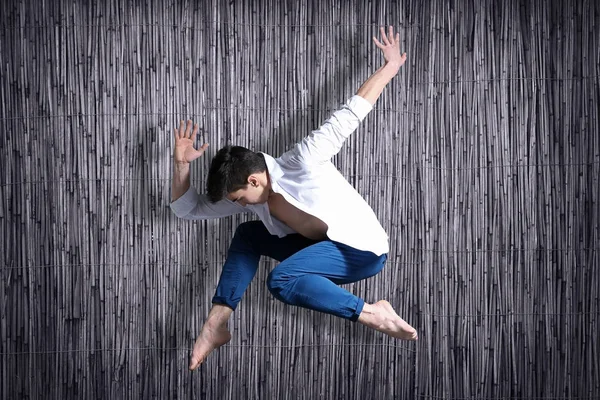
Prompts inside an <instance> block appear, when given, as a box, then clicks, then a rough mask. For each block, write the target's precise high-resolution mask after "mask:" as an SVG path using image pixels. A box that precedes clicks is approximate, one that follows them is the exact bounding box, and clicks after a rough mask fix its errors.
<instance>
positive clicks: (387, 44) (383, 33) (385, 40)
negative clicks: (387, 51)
mask: <svg viewBox="0 0 600 400" xmlns="http://www.w3.org/2000/svg"><path fill="white" fill-rule="evenodd" d="M379 31H380V32H381V40H382V41H383V43H384V44H385V45H386V46H389V45H390V41H389V40H388V38H387V36H386V35H385V28H384V27H383V26H382V27H380V28H379Z"/></svg>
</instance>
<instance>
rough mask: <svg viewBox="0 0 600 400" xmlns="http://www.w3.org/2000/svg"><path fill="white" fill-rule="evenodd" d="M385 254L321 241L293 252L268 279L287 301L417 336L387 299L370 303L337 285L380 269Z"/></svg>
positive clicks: (401, 335) (275, 292) (276, 293)
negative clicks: (379, 254) (377, 254)
mask: <svg viewBox="0 0 600 400" xmlns="http://www.w3.org/2000/svg"><path fill="white" fill-rule="evenodd" d="M386 259H387V255H382V256H376V255H375V254H373V253H371V252H367V251H360V250H357V249H354V248H352V247H350V246H346V245H344V244H341V243H337V242H332V241H323V242H319V243H316V244H314V245H312V246H310V247H307V248H305V249H303V250H300V251H299V252H297V253H295V254H293V255H292V256H290V257H289V258H287V259H285V260H284V261H283V262H282V263H281V264H279V265H278V266H277V267H276V268H275V269H274V270H273V271H271V273H270V274H269V278H268V280H267V285H268V287H269V290H270V291H271V293H272V294H273V295H274V296H275V297H276V298H277V299H279V300H281V301H283V302H284V303H286V304H291V305H296V306H300V307H305V308H309V309H312V310H316V311H320V312H324V313H328V314H332V315H336V316H338V317H341V318H346V319H349V320H351V321H359V322H361V323H363V324H364V325H367V326H369V327H371V328H373V329H377V330H379V331H381V332H384V333H386V334H388V335H390V336H393V337H396V338H401V339H416V338H417V336H416V332H415V330H414V329H413V328H412V327H411V326H410V325H408V324H407V323H406V322H405V321H404V320H402V318H400V317H399V316H398V315H397V314H396V313H395V312H394V310H393V308H392V307H391V305H390V304H389V303H388V302H387V301H380V302H377V303H375V304H366V303H365V302H364V300H362V299H361V298H359V297H357V296H355V295H353V294H352V293H350V292H348V291H347V290H345V289H343V288H341V287H339V286H338V285H340V284H344V283H350V282H356V281H359V280H362V279H365V278H368V277H370V276H373V275H375V274H377V273H378V272H379V271H381V269H382V268H383V265H384V264H385V261H386Z"/></svg>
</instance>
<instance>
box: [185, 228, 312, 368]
mask: <svg viewBox="0 0 600 400" xmlns="http://www.w3.org/2000/svg"><path fill="white" fill-rule="evenodd" d="M315 243H317V242H316V241H314V240H311V239H307V238H305V237H303V236H301V235H298V234H294V235H288V236H285V237H283V238H279V237H277V236H276V235H271V234H270V233H269V231H267V228H266V227H265V226H264V224H263V223H262V222H260V221H250V222H245V223H243V224H240V225H239V226H238V228H237V229H236V232H235V235H234V236H233V240H232V241H231V244H230V246H229V251H228V253H227V260H226V261H225V264H224V265H223V270H222V272H221V277H220V278H219V284H218V286H217V290H216V293H215V296H214V297H213V299H212V302H213V307H212V309H211V310H210V313H209V314H208V318H207V319H206V322H205V323H204V326H203V327H202V331H201V332H200V335H199V336H198V338H197V339H196V343H195V344H194V350H193V352H192V357H191V360H190V369H195V368H197V367H198V366H199V365H200V364H201V363H202V362H203V361H204V359H205V358H206V356H207V355H208V354H209V353H210V352H211V351H213V350H214V349H216V348H217V347H220V346H222V345H224V344H225V343H227V342H229V340H231V334H230V333H229V330H228V329H227V321H228V320H229V317H230V316H231V313H232V312H233V310H235V308H236V307H237V305H238V303H239V302H240V300H241V298H242V295H243V294H244V292H245V291H246V288H247V287H248V285H249V284H250V282H251V281H252V279H253V278H254V275H256V270H257V268H258V263H259V261H260V256H261V255H264V256H268V257H271V258H274V259H276V260H278V261H283V260H285V259H286V258H288V257H289V256H291V255H292V254H294V253H296V252H298V251H300V250H302V249H303V248H305V247H308V246H310V245H312V244H315Z"/></svg>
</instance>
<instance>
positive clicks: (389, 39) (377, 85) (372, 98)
mask: <svg viewBox="0 0 600 400" xmlns="http://www.w3.org/2000/svg"><path fill="white" fill-rule="evenodd" d="M379 30H380V32H381V40H382V42H383V43H382V42H380V41H379V40H377V38H376V37H375V36H373V42H375V45H376V46H377V47H379V48H380V49H381V51H382V52H383V57H384V59H385V64H383V66H382V67H381V68H379V69H378V70H377V71H376V72H375V73H374V74H373V75H371V76H370V77H369V79H367V80H366V81H365V83H363V84H362V86H361V87H360V88H359V89H358V92H356V94H357V95H359V96H360V97H362V98H363V99H365V100H367V101H368V102H369V103H371V104H372V105H373V104H375V102H376V101H377V99H378V98H379V96H380V95H381V92H382V91H383V88H384V87H385V86H386V85H387V84H388V83H389V81H391V80H392V78H393V77H394V76H396V74H397V73H398V70H399V69H400V67H401V66H402V65H404V62H405V61H406V53H404V54H402V55H400V34H399V33H396V35H395V36H394V28H393V27H391V26H390V27H389V28H388V35H387V36H386V34H385V29H384V28H383V27H381V28H380V29H379Z"/></svg>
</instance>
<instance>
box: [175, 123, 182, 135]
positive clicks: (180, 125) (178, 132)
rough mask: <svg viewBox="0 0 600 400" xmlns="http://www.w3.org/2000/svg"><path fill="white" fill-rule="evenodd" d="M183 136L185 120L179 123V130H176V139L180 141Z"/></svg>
mask: <svg viewBox="0 0 600 400" xmlns="http://www.w3.org/2000/svg"><path fill="white" fill-rule="evenodd" d="M182 136H183V120H181V121H179V129H176V130H175V138H176V139H179V138H181V137H182Z"/></svg>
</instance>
